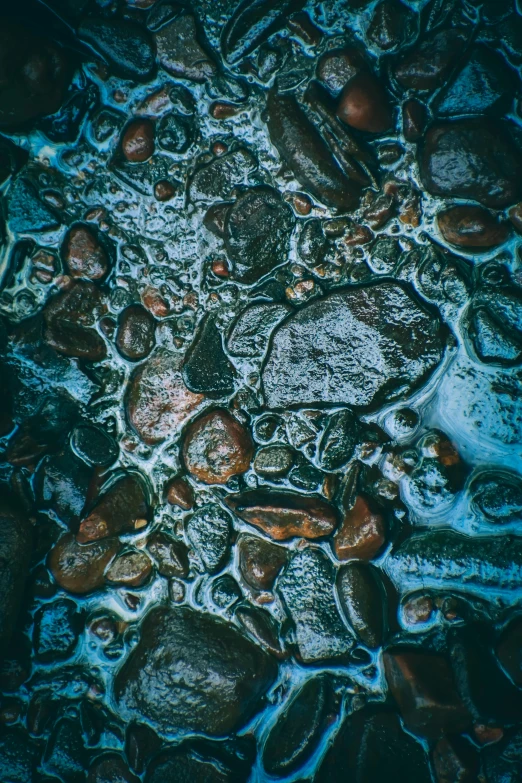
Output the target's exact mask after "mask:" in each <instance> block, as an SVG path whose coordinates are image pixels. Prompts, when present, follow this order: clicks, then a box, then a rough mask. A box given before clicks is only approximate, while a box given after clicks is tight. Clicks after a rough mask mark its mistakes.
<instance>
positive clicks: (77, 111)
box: [38, 83, 100, 144]
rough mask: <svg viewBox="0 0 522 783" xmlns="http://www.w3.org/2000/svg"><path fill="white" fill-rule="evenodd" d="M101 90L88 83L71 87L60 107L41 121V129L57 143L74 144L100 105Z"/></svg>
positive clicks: (39, 124)
mask: <svg viewBox="0 0 522 783" xmlns="http://www.w3.org/2000/svg"><path fill="white" fill-rule="evenodd" d="M99 97H100V96H99V90H98V88H97V87H96V86H95V85H94V84H89V83H87V85H86V86H84V87H83V89H81V88H80V89H77V90H75V89H71V88H69V90H68V93H67V94H66V96H65V101H64V102H63V104H62V106H61V107H60V109H59V110H58V111H57V112H56V113H55V114H52V115H50V116H47V117H43V118H42V119H41V120H40V121H39V123H38V127H39V129H40V130H41V131H42V132H43V133H44V134H45V136H47V138H48V139H49V141H52V142H54V143H55V144H64V143H65V144H72V143H73V142H75V141H77V140H78V137H79V135H80V132H81V129H82V126H83V123H84V121H85V118H86V117H87V115H90V114H91V113H92V112H93V111H94V110H95V109H96V108H97V106H98V102H99Z"/></svg>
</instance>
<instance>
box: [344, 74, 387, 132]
mask: <svg viewBox="0 0 522 783" xmlns="http://www.w3.org/2000/svg"><path fill="white" fill-rule="evenodd" d="M337 116H338V117H339V119H340V120H342V122H344V123H346V125H350V127H352V128H357V130H362V131H368V132H369V133H384V131H387V130H389V129H390V128H391V126H392V124H393V115H392V112H391V108H390V103H389V100H388V96H387V94H386V91H385V90H384V87H383V86H382V84H381V83H380V81H379V80H378V79H377V78H376V77H375V76H373V75H372V74H371V73H364V72H363V73H358V74H357V75H356V76H354V77H353V78H352V79H350V81H349V82H348V84H347V85H346V87H345V88H344V90H343V91H342V93H341V97H340V98H339V105H338V106H337Z"/></svg>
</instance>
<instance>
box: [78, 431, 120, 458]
mask: <svg viewBox="0 0 522 783" xmlns="http://www.w3.org/2000/svg"><path fill="white" fill-rule="evenodd" d="M71 446H72V447H73V449H74V451H75V453H76V454H77V455H78V456H79V457H80V458H81V459H82V460H83V461H84V462H85V463H86V464H87V465H92V466H94V465H100V466H105V465H110V464H111V463H113V462H114V461H115V460H116V459H117V457H118V447H117V445H116V444H115V442H114V441H113V439H112V438H111V437H110V435H108V434H107V433H106V432H105V431H104V430H102V429H101V428H99V427H93V426H91V425H89V424H84V425H80V426H78V427H76V428H75V429H74V431H73V433H72V434H71Z"/></svg>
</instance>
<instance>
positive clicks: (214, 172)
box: [189, 147, 258, 203]
mask: <svg viewBox="0 0 522 783" xmlns="http://www.w3.org/2000/svg"><path fill="white" fill-rule="evenodd" d="M257 166H258V163H257V160H256V158H255V157H254V155H253V154H252V153H251V152H250V151H249V150H247V149H244V148H242V147H240V148H239V149H236V150H232V151H230V152H227V153H226V154H225V155H220V156H219V157H216V158H214V160H212V161H210V163H208V164H206V165H204V166H201V167H200V168H198V169H197V170H196V172H195V174H194V176H193V177H192V179H191V181H190V184H189V196H190V199H191V200H192V201H205V202H207V203H208V202H209V201H213V200H214V199H217V198H220V199H224V198H227V197H228V196H230V194H231V191H232V190H233V189H234V187H235V186H238V185H247V184H248V182H249V180H250V177H251V175H252V174H253V172H254V171H255V169H257Z"/></svg>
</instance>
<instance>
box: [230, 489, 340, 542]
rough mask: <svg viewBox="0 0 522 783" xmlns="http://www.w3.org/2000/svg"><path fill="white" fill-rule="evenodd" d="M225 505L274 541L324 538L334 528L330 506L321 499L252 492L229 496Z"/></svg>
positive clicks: (335, 522)
mask: <svg viewBox="0 0 522 783" xmlns="http://www.w3.org/2000/svg"><path fill="white" fill-rule="evenodd" d="M226 503H227V505H228V506H230V508H232V510H233V511H234V512H235V513H236V514H237V516H238V517H240V518H241V519H243V520H244V521H245V522H248V524H249V525H254V526H255V527H257V528H259V529H260V530H262V531H263V532H264V533H266V534H267V535H268V536H270V538H273V539H274V540H275V541H286V540H288V539H289V538H294V537H296V536H298V537H301V538H303V539H304V538H308V539H316V538H323V537H324V536H328V535H330V533H332V532H333V530H334V529H335V527H336V526H337V515H336V513H335V509H334V507H333V506H331V505H330V504H329V503H327V502H326V501H325V500H322V499H321V498H315V497H311V496H307V495H305V496H302V495H297V494H296V493H294V492H267V491H264V490H252V491H249V492H244V493H243V494H241V495H229V497H228V498H227V499H226Z"/></svg>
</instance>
